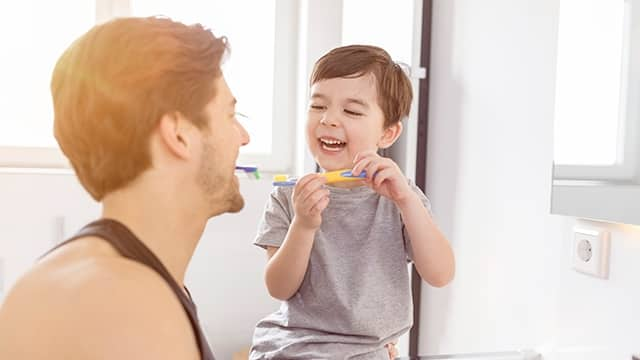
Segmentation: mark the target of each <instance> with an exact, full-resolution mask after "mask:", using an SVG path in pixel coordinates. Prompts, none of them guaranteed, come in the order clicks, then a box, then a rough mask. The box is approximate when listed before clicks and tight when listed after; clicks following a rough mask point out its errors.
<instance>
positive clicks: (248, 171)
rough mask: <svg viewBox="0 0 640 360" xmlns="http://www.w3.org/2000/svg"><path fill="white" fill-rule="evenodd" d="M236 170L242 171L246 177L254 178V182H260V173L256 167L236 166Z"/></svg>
mask: <svg viewBox="0 0 640 360" xmlns="http://www.w3.org/2000/svg"><path fill="white" fill-rule="evenodd" d="M236 170H242V171H244V172H245V174H247V175H248V176H252V177H254V178H255V179H256V180H260V172H259V171H258V167H257V166H236Z"/></svg>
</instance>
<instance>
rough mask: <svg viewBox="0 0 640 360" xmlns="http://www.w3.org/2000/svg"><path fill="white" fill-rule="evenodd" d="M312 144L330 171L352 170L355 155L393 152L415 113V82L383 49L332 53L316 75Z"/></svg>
mask: <svg viewBox="0 0 640 360" xmlns="http://www.w3.org/2000/svg"><path fill="white" fill-rule="evenodd" d="M310 85H311V91H310V97H311V98H310V105H309V114H308V123H307V140H308V143H309V148H310V150H311V153H312V154H313V156H314V158H315V160H316V162H317V163H318V164H319V165H320V166H321V167H322V168H323V169H325V170H337V169H341V168H350V167H351V166H352V161H353V159H354V157H355V155H356V154H357V153H359V152H362V151H366V150H377V149H380V148H387V147H389V146H391V145H392V144H393V143H394V142H395V141H396V140H397V138H398V136H400V133H401V132H402V120H403V119H404V118H405V117H407V116H408V115H409V109H410V107H411V100H412V96H413V95H412V90H411V82H410V80H409V78H408V77H407V75H406V74H405V73H404V71H403V69H402V68H401V67H400V65H398V64H397V63H396V62H394V61H393V60H392V59H391V57H390V56H389V54H388V53H387V52H386V51H384V50H383V49H381V48H378V47H375V46H367V45H350V46H343V47H339V48H336V49H333V50H331V51H329V52H328V53H327V54H325V55H324V56H322V57H321V58H320V59H319V60H318V61H317V62H316V64H315V67H314V69H313V73H312V75H311V81H310Z"/></svg>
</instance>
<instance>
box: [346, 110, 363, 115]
mask: <svg viewBox="0 0 640 360" xmlns="http://www.w3.org/2000/svg"><path fill="white" fill-rule="evenodd" d="M344 112H345V113H346V114H348V115H352V116H361V115H362V113H359V112H357V111H351V110H347V109H344Z"/></svg>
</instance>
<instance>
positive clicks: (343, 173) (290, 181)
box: [273, 169, 367, 186]
mask: <svg viewBox="0 0 640 360" xmlns="http://www.w3.org/2000/svg"><path fill="white" fill-rule="evenodd" d="M320 175H321V176H323V177H324V178H326V179H327V184H332V183H337V182H343V181H358V180H362V179H364V178H365V177H367V174H366V172H364V171H362V172H361V173H360V175H358V176H355V175H353V174H352V173H351V170H349V169H343V170H336V171H329V172H325V173H321V174H320ZM297 181H298V179H297V178H295V177H289V176H288V175H283V174H278V175H275V176H274V177H273V186H294V185H295V184H296V182H297Z"/></svg>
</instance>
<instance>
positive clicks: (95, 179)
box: [51, 17, 249, 211]
mask: <svg viewBox="0 0 640 360" xmlns="http://www.w3.org/2000/svg"><path fill="white" fill-rule="evenodd" d="M227 51H228V46H227V42H226V39H225V38H224V37H222V38H216V37H215V36H214V35H213V34H212V33H211V31H209V30H207V29H205V28H203V27H202V26H201V25H199V24H196V25H191V26H187V25H184V24H181V23H178V22H174V21H172V20H170V19H166V18H153V17H152V18H122V19H116V20H112V21H110V22H107V23H105V24H102V25H97V26H95V27H94V28H92V29H91V30H89V31H88V32H87V33H86V34H84V35H83V36H82V37H80V38H79V39H77V40H76V41H75V42H74V43H73V44H72V45H71V46H70V47H69V48H68V49H67V50H66V51H65V52H64V54H63V55H62V56H61V57H60V59H59V60H58V63H57V64H56V67H55V69H54V72H53V77H52V81H51V92H52V95H53V104H54V114H55V118H54V132H55V137H56V139H57V141H58V143H59V145H60V147H61V149H62V151H63V152H64V153H65V155H66V156H67V157H68V158H69V160H70V161H71V164H72V166H73V168H74V170H75V171H76V174H77V176H78V178H79V180H80V182H81V183H82V185H83V186H84V187H85V189H87V191H88V192H89V193H90V194H91V196H92V197H93V198H94V199H96V200H98V201H100V200H102V199H103V198H104V197H105V196H107V195H108V194H110V193H112V192H114V191H117V190H120V189H123V188H125V187H126V186H128V185H129V184H131V183H132V182H133V181H134V180H135V179H137V178H138V177H139V176H140V175H141V174H143V173H144V172H145V171H147V170H149V169H152V168H156V167H160V166H163V165H167V164H182V165H183V166H187V165H185V164H189V165H188V166H191V167H194V166H197V167H198V170H197V171H198V173H199V174H200V175H199V177H200V179H199V180H197V182H198V183H199V185H200V186H201V187H202V189H203V190H204V191H205V194H203V195H205V196H211V197H212V199H211V200H212V201H213V200H214V199H213V198H215V200H216V201H217V200H220V198H221V197H222V198H225V197H229V198H231V199H228V201H227V202H228V203H229V209H228V210H230V211H237V210H239V208H241V207H242V197H241V196H240V195H239V193H238V191H237V179H235V176H234V175H233V173H234V167H235V160H236V157H237V150H238V147H239V146H241V145H243V144H246V143H247V142H248V141H249V139H248V135H247V134H246V132H245V131H244V129H243V128H242V127H241V126H240V125H239V124H238V123H237V121H236V119H235V107H234V104H235V99H234V98H233V95H232V94H231V92H230V90H229V88H228V87H227V85H226V82H225V81H224V78H223V76H222V72H221V69H220V66H221V62H222V60H223V57H224V55H225V54H226V53H227ZM197 151H200V153H199V154H198V153H196V152H197ZM195 162H198V163H197V164H195V165H194V163H195ZM187 168H189V167H187ZM234 184H235V185H234ZM185 186H189V184H185ZM230 186H231V187H233V189H230V188H229V187H230ZM207 191H208V193H207ZM223 192H226V193H224V194H222V193H223Z"/></svg>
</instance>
